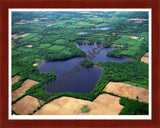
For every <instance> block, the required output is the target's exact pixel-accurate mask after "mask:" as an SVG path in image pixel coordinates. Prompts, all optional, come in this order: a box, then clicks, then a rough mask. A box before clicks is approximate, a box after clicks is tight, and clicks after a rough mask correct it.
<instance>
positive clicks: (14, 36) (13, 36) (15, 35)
mask: <svg viewBox="0 0 160 128" xmlns="http://www.w3.org/2000/svg"><path fill="white" fill-rule="evenodd" d="M30 34H31V33H26V34H23V35H17V34H13V35H12V38H13V39H17V38H20V37H25V36H28V35H30Z"/></svg>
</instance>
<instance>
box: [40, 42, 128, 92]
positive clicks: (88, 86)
mask: <svg viewBox="0 0 160 128" xmlns="http://www.w3.org/2000/svg"><path fill="white" fill-rule="evenodd" d="M99 46H100V45H96V44H95V45H77V47H78V48H80V49H81V50H82V51H84V52H85V53H86V55H87V56H86V57H75V58H71V59H68V60H61V61H45V62H43V63H42V65H41V66H40V67H39V71H40V72H54V73H56V76H57V78H56V80H55V81H53V82H51V83H49V84H47V85H46V86H45V90H46V91H47V92H51V93H59V92H76V93H89V92H90V91H92V90H93V89H94V88H95V86H96V84H97V82H98V79H99V78H100V76H101V74H102V73H103V69H102V68H100V67H97V66H94V67H92V68H86V67H83V68H82V67H81V66H80V65H79V63H80V61H82V60H85V59H87V60H91V61H93V62H104V61H116V62H124V61H128V59H119V58H114V57H108V56H106V54H107V52H109V51H111V50H113V49H114V48H104V49H102V50H101V48H100V47H99ZM93 51H94V52H93ZM94 53H96V54H94Z"/></svg>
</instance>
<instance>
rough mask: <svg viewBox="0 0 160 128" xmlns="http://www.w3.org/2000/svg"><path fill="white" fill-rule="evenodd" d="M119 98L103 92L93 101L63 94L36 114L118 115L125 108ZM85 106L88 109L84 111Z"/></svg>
mask: <svg viewBox="0 0 160 128" xmlns="http://www.w3.org/2000/svg"><path fill="white" fill-rule="evenodd" d="M119 100H120V98H119V97H116V96H111V95H109V94H101V95H99V96H98V97H97V98H96V99H95V100H94V101H93V102H90V101H87V100H82V99H77V98H72V97H66V96H63V97H61V98H58V99H55V100H53V101H51V102H50V103H48V104H46V105H44V106H43V107H42V108H41V109H39V110H38V111H37V112H36V113H35V115H118V114H119V113H120V111H121V110H122V108H123V106H122V105H120V104H119ZM83 107H86V108H87V110H88V111H87V112H83V111H82V108H83Z"/></svg>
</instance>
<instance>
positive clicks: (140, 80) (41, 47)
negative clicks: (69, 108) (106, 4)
mask: <svg viewBox="0 0 160 128" xmlns="http://www.w3.org/2000/svg"><path fill="white" fill-rule="evenodd" d="M133 18H136V19H149V16H148V12H145V11H140V12H137V11H104V12H102V11H93V12H83V11H74V12H73V11H69V12H68V11H63V12H58V11H51V12H50V11H37V12H34V11H27V12H25V11H17V12H16V11H14V12H12V23H11V24H12V33H11V35H12V39H11V40H12V41H11V42H12V48H11V54H12V60H11V61H12V74H11V75H12V76H11V77H13V76H15V75H20V76H21V77H20V79H19V80H18V82H16V83H14V84H13V85H12V91H14V90H16V89H17V88H19V87H21V86H22V83H23V82H24V81H25V80H26V79H31V80H35V81H37V82H39V84H36V85H34V86H32V87H31V88H30V89H28V90H27V91H26V94H27V95H31V96H33V97H36V98H38V99H41V100H43V101H45V103H44V104H46V103H48V102H50V101H51V100H53V99H56V98H59V97H61V96H70V97H75V98H81V99H85V100H89V101H93V100H94V99H95V98H96V97H97V96H98V95H100V94H103V93H107V92H103V91H102V90H103V88H104V87H105V86H106V84H107V83H108V82H110V81H112V82H123V83H128V84H131V85H133V86H138V87H142V88H145V89H148V88H149V77H148V76H149V72H148V71H149V65H148V64H146V63H143V62H141V57H142V56H143V55H144V54H145V53H146V52H148V51H149V39H148V38H149V34H148V33H149V32H148V31H149V27H148V25H149V21H148V20H144V21H142V20H131V19H133ZM122 23H123V24H124V25H125V27H124V28H119V29H117V27H118V26H119V25H120V24H122ZM105 27H108V29H105ZM93 28H104V30H102V29H93ZM27 33H28V35H27V36H23V35H24V34H27ZM17 35H18V36H20V37H16V36H17ZM21 35H22V36H21ZM111 36H114V37H115V38H113V40H112V41H108V40H106V37H107V38H110V37H111ZM92 44H101V45H103V46H104V47H114V48H115V49H114V50H112V51H110V52H108V53H106V56H111V57H116V58H128V59H130V61H126V62H122V63H118V62H97V63H94V62H92V61H87V62H86V61H81V65H82V66H85V67H93V65H95V66H99V67H102V68H103V69H104V71H103V74H102V75H101V77H100V78H99V80H98V83H97V85H96V87H95V88H94V89H93V90H92V91H91V92H90V93H85V94H83V93H71V92H65V93H58V94H52V93H47V92H46V91H45V89H44V88H45V85H46V84H47V83H49V82H51V81H54V80H55V79H56V74H55V73H54V72H45V73H44V72H40V71H39V70H38V66H37V65H36V64H37V63H38V64H39V65H40V64H41V63H42V62H43V61H55V60H67V59H70V58H74V57H84V56H85V55H86V53H85V52H83V51H82V50H80V49H79V48H78V47H77V45H92ZM107 94H110V95H115V94H111V93H107ZM118 97H120V96H118ZM120 98H121V100H120V104H122V105H123V106H124V109H122V111H121V112H120V115H140V114H142V115H147V114H148V103H144V102H139V101H138V100H131V99H128V98H125V97H120ZM18 100H19V99H18ZM18 100H17V101H18ZM17 101H14V102H12V103H15V102H17ZM44 104H43V105H44ZM43 105H42V106H43ZM42 106H40V108H41V107H42ZM40 108H39V109H40ZM13 113H14V112H13Z"/></svg>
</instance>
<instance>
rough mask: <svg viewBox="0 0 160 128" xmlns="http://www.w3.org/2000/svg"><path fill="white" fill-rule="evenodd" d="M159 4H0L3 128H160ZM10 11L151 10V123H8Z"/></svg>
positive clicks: (121, 0)
mask: <svg viewBox="0 0 160 128" xmlns="http://www.w3.org/2000/svg"><path fill="white" fill-rule="evenodd" d="M159 7H160V1H159V0H110V1H108V0H12V1H11V0H0V76H1V77H0V85H1V87H0V128H14V127H15V128H27V127H33V128H35V127H38V128H42V127H45V128H51V127H52V128H53V127H55V128H58V127H61V128H67V127H69V128H71V127H77V128H78V127H79V128H85V127H86V128H90V127H93V128H94V127H96V128H100V127H103V128H109V127H112V128H115V127H116V128H125V127H128V128H132V127H134V128H135V127H137V128H139V127H142V128H159V127H160V110H159V108H160V99H159V98H160V93H159V91H160V80H159V79H160V68H159V64H160V56H159V55H160V52H159V48H160V45H159V40H158V39H159V38H158V36H160V34H159V31H158V30H160V25H159V24H160V19H159V18H158V17H160V15H159V9H160V8H159ZM9 8H151V9H152V120H9V119H8V70H9V69H8V27H9V26H8V9H9Z"/></svg>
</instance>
